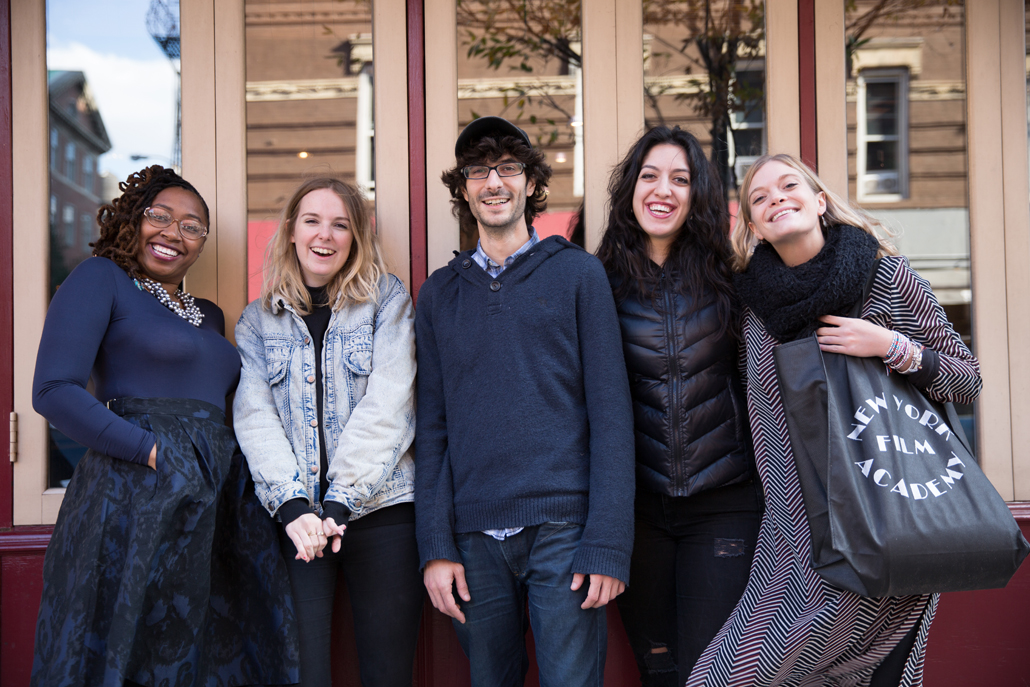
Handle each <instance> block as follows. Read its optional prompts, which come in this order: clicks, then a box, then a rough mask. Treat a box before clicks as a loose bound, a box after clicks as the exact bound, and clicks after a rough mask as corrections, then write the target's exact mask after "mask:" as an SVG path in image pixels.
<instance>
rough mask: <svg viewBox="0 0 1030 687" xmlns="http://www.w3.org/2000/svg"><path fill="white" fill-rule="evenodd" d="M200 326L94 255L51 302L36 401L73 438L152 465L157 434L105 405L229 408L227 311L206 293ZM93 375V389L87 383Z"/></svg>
mask: <svg viewBox="0 0 1030 687" xmlns="http://www.w3.org/2000/svg"><path fill="white" fill-rule="evenodd" d="M196 302H197V305H198V306H199V307H200V310H201V312H203V313H204V320H203V322H202V323H201V325H200V327H195V326H193V325H192V324H190V323H189V322H187V321H186V320H184V319H183V318H181V317H179V316H178V315H176V314H175V313H173V312H172V311H171V310H169V309H168V308H166V307H165V306H164V305H162V304H161V303H160V302H159V301H158V300H157V298H155V297H154V296H153V295H152V294H151V293H150V292H148V291H144V290H141V289H140V288H139V287H137V286H136V283H135V281H134V280H133V279H132V277H130V276H129V275H128V274H127V273H126V272H125V271H124V270H123V269H122V268H120V267H119V266H118V265H116V264H115V263H114V262H112V261H111V260H108V259H107V258H89V259H88V260H86V261H85V262H83V263H81V264H80V265H79V266H78V267H76V268H75V269H74V270H73V271H72V273H71V274H70V275H68V278H67V279H66V280H65V281H64V283H63V284H62V285H61V288H59V289H58V290H57V293H56V294H55V295H54V298H53V300H52V301H51V302H50V308H49V310H47V315H46V323H45V324H44V325H43V336H42V338H41V339H40V342H39V354H38V355H37V357H36V374H35V377H34V379H33V382H32V407H33V408H35V410H36V412H38V413H39V414H40V415H43V416H44V417H45V418H47V420H49V421H50V423H51V424H53V425H54V427H56V428H57V429H59V430H60V431H61V432H63V433H64V434H66V435H67V436H69V437H71V438H72V439H74V440H75V441H77V442H79V443H80V444H83V445H85V446H87V447H89V448H92V449H94V450H96V451H99V452H101V453H105V454H107V455H110V456H112V457H115V458H120V459H122V460H127V461H131V462H134V463H140V464H144V465H145V464H146V462H147V459H148V458H149V456H150V451H151V449H152V448H153V447H154V444H155V441H156V438H155V436H154V434H153V433H152V432H150V431H149V430H145V429H142V428H140V427H137V426H136V425H133V424H132V423H130V422H128V421H126V420H124V419H122V418H121V417H119V416H118V415H116V414H114V413H113V412H111V411H110V410H108V409H107V406H106V405H105V404H106V402H107V401H109V400H111V399H114V398H126V397H139V398H190V399H196V400H200V401H207V402H208V403H211V404H213V405H215V406H217V407H219V408H221V409H222V410H223V411H224V410H225V397H226V396H227V395H228V394H230V393H232V391H233V389H235V388H236V384H237V383H238V382H239V379H240V356H239V354H238V353H237V352H236V349H235V348H234V347H233V345H232V344H230V343H229V342H228V341H226V339H225V336H224V332H225V318H224V316H223V315H222V311H221V309H220V308H219V307H218V306H217V305H215V304H214V303H212V302H210V301H207V300H204V299H201V298H198V299H196ZM90 376H92V377H93V382H94V385H95V394H96V396H95V397H94V396H93V395H91V394H90V393H89V392H88V391H86V384H87V382H88V381H89V378H90Z"/></svg>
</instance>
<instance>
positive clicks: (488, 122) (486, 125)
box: [454, 117, 533, 157]
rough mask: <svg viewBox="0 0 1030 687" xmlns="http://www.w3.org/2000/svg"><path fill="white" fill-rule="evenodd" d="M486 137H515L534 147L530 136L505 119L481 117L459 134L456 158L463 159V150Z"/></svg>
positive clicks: (455, 145)
mask: <svg viewBox="0 0 1030 687" xmlns="http://www.w3.org/2000/svg"><path fill="white" fill-rule="evenodd" d="M484 136H514V137H515V138H520V139H522V140H523V141H525V143H526V145H527V146H529V147H530V148H532V147H533V144H532V143H530V142H529V134H527V133H526V132H525V131H523V130H522V129H520V128H518V127H517V126H515V125H514V124H512V123H511V122H509V121H508V120H507V119H505V118H504V117H480V118H479V119H473V120H472V121H471V122H469V124H468V126H466V127H465V128H464V129H462V130H461V133H460V134H458V141H457V142H456V143H455V144H454V157H461V153H462V151H463V150H465V149H466V148H468V147H469V146H471V145H472V144H473V143H475V142H476V141H478V140H479V139H481V138H483V137H484Z"/></svg>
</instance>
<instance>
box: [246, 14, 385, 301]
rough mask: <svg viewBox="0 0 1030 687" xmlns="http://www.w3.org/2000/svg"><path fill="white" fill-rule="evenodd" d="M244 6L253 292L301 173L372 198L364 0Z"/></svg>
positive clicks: (368, 23) (252, 294)
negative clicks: (347, 184) (336, 180)
mask: <svg viewBox="0 0 1030 687" xmlns="http://www.w3.org/2000/svg"><path fill="white" fill-rule="evenodd" d="M244 12H245V17H246V50H247V272H248V288H247V294H248V300H253V299H255V298H257V297H258V296H259V295H260V293H261V278H262V262H263V260H264V254H265V247H266V246H267V244H268V239H269V238H270V237H271V236H272V234H273V233H274V231H275V229H276V227H277V226H278V217H279V213H280V212H281V210H282V208H283V205H284V204H285V203H286V202H287V201H288V200H289V197H290V194H291V193H292V192H293V189H294V188H296V187H297V186H298V185H299V184H300V183H301V182H302V181H303V180H304V179H306V178H310V177H313V176H318V175H325V174H331V175H334V176H338V177H341V178H343V179H346V180H348V181H351V182H354V183H356V184H357V185H358V186H360V187H361V188H362V189H364V191H365V193H366V195H368V197H369V200H370V201H371V200H373V199H374V197H375V168H374V166H373V159H374V151H375V116H374V112H373V98H372V93H373V81H374V69H373V60H372V2H371V0H337V1H335V2H331V3H329V2H324V1H323V2H309V1H307V0H292V1H286V2H284V1H283V0H275V1H274V2H270V1H269V0H246V2H245V3H244ZM398 30H403V27H400V28H399V29H398Z"/></svg>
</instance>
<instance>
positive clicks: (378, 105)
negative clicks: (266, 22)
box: [372, 0, 411, 291]
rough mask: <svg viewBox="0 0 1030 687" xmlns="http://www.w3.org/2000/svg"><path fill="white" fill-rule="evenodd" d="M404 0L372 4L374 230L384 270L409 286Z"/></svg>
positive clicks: (389, 0)
mask: <svg viewBox="0 0 1030 687" xmlns="http://www.w3.org/2000/svg"><path fill="white" fill-rule="evenodd" d="M407 23H408V20H407V8H406V5H405V2H404V0H374V1H373V2H372V42H373V45H374V46H375V47H374V51H375V54H376V55H379V59H377V60H376V63H375V70H376V76H375V80H376V81H375V118H376V121H375V127H376V149H375V156H376V159H375V165H376V169H377V170H379V174H378V179H377V180H376V228H377V231H378V232H379V237H380V239H381V241H382V245H383V252H384V253H385V254H386V265H387V268H388V269H389V270H390V271H391V272H393V273H394V274H396V275H397V276H398V277H400V279H401V281H403V282H404V285H405V286H406V287H407V288H408V290H409V291H410V289H411V248H410V240H409V235H410V229H409V227H410V222H411V217H410V213H409V212H408V208H409V207H410V201H409V198H408V33H407V31H406V30H405V27H406V26H407Z"/></svg>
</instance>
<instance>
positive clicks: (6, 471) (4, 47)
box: [0, 0, 14, 530]
mask: <svg viewBox="0 0 1030 687" xmlns="http://www.w3.org/2000/svg"><path fill="white" fill-rule="evenodd" d="M11 108H12V100H11V4H10V2H9V1H8V0H0V447H3V448H4V449H6V448H7V447H8V446H9V445H10V423H9V422H8V418H9V417H10V415H11V411H13V410H14V277H13V273H14V232H13V230H12V226H11V225H12V223H13V221H14V197H13V194H14V189H13V187H12V182H13V179H14V158H13V155H12V153H11V143H12V132H11ZM13 477H14V469H13V466H12V465H11V461H10V460H9V458H8V456H7V451H6V450H3V451H2V452H0V530H4V529H7V528H9V527H11V525H12V523H13V517H14V481H13Z"/></svg>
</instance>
